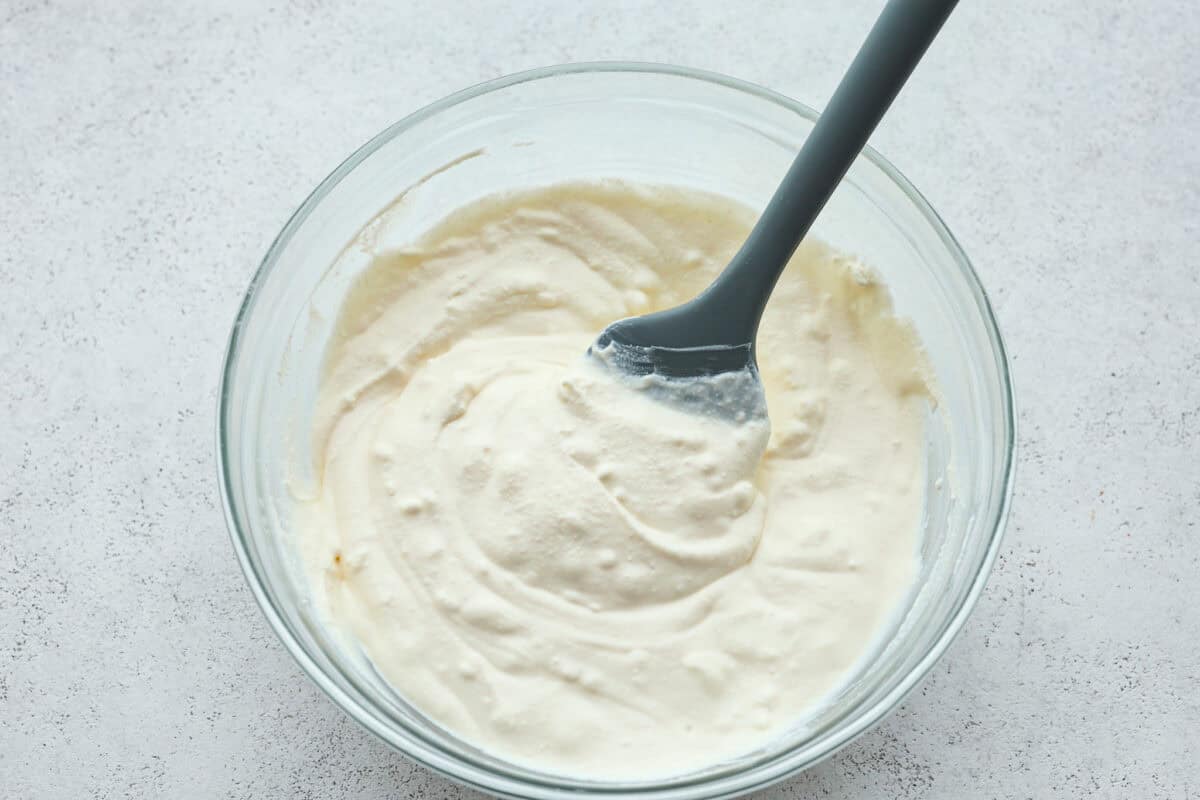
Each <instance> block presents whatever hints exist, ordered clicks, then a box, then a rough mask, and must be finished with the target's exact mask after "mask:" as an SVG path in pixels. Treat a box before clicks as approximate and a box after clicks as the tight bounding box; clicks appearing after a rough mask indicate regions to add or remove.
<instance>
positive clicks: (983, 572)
mask: <svg viewBox="0 0 1200 800" xmlns="http://www.w3.org/2000/svg"><path fill="white" fill-rule="evenodd" d="M586 73H612V74H622V73H624V74H629V73H633V74H639V73H640V74H646V75H665V76H671V77H679V78H686V79H691V80H697V81H700V82H706V83H711V84H716V85H718V86H720V87H723V88H727V89H733V90H735V91H738V92H741V93H744V94H748V95H751V96H754V97H757V98H759V99H761V100H766V101H768V102H770V103H773V104H775V105H777V106H780V107H782V108H784V109H785V110H787V111H790V112H793V113H795V114H797V115H799V116H801V117H803V118H805V119H807V120H809V121H813V122H815V121H816V119H817V117H818V112H817V111H816V110H815V109H813V108H811V107H810V106H808V105H805V104H804V103H800V102H798V101H796V100H793V99H792V98H790V97H787V96H786V95H783V94H781V93H779V92H776V91H774V90H772V89H768V88H766V87H764V86H761V85H758V84H755V83H751V82H748V81H744V80H741V79H738V78H732V77H729V76H727V75H723V74H721V73H717V72H712V71H708V70H702V69H696V68H692V67H684V66H677V65H673V64H661V63H651V62H635V61H592V62H576V63H566V64H556V65H551V66H545V67H539V68H535V69H530V70H524V71H521V72H516V73H512V74H510V75H506V76H503V77H499V78H495V79H492V80H488V81H484V82H482V83H478V84H475V85H474V86H470V87H468V88H465V89H462V90H460V91H457V92H454V93H453V94H450V95H448V96H446V97H444V98H442V99H441V100H437V101H435V102H433V103H430V104H429V105H426V106H425V107H423V108H421V109H419V110H417V111H415V112H413V113H411V114H409V115H407V116H405V117H403V118H402V119H400V120H398V121H397V122H394V123H392V124H391V125H389V126H388V127H387V128H385V129H384V130H383V131H381V132H380V133H378V134H376V135H375V136H374V137H372V138H371V139H370V140H369V141H367V142H366V143H365V144H363V145H362V146H361V147H359V148H358V149H357V150H355V151H354V152H353V153H352V154H351V155H350V156H349V157H348V158H346V159H345V160H344V161H343V162H342V163H341V164H339V165H338V166H337V167H336V168H335V169H334V170H333V171H332V172H331V173H329V175H327V176H326V177H325V178H324V179H323V180H322V181H321V182H320V183H319V184H317V186H316V188H315V189H313V191H312V192H311V193H310V194H309V195H308V197H307V198H305V200H304V202H303V203H301V204H300V206H299V207H298V208H297V209H296V210H295V212H293V213H292V215H291V217H290V218H289V219H288V221H287V222H286V223H285V224H284V226H283V228H282V229H281V230H280V232H279V234H278V235H277V236H276V237H275V239H274V240H273V241H272V243H271V245H270V247H269V248H268V249H267V252H266V254H265V255H264V257H263V259H262V261H261V262H260V264H259V266H258V268H257V269H256V270H255V272H254V275H253V277H252V278H251V280H250V284H249V286H248V287H247V289H246V293H245V296H244V297H243V299H242V301H241V304H240V305H239V307H238V310H237V314H236V316H235V318H234V322H233V326H232V329H231V331H230V334H229V339H228V342H227V344H226V348H225V352H224V361H223V364H222V368H221V377H220V384H219V388H218V393H217V419H216V423H217V424H216V431H215V432H216V450H215V456H216V468H217V469H216V471H217V479H218V485H219V490H220V495H221V506H222V510H223V512H224V515H225V524H226V527H227V528H228V530H229V535H230V539H231V540H232V543H233V548H234V552H235V554H236V556H237V559H238V563H239V564H240V565H241V569H242V573H243V576H244V577H245V579H246V583H247V585H248V586H249V587H250V591H251V593H252V594H253V595H254V599H255V601H256V602H257V603H258V606H259V608H260V609H261V610H262V612H263V615H264V616H265V617H266V618H267V621H268V622H269V624H270V626H271V628H272V630H274V632H275V634H276V636H277V637H278V638H279V640H280V641H281V642H282V643H283V645H284V647H285V648H286V649H287V650H288V652H289V653H291V655H292V657H293V658H294V659H295V660H296V662H297V663H298V664H299V665H300V667H301V668H302V669H303V670H304V672H305V673H306V674H307V675H308V677H309V678H310V679H311V680H312V681H313V682H314V683H315V684H316V685H317V686H318V687H319V688H320V689H321V690H322V691H323V692H324V693H325V694H326V696H328V697H329V699H330V700H332V701H333V702H334V704H335V705H337V706H338V707H339V708H340V709H342V710H343V711H344V712H346V713H347V715H348V716H350V717H351V719H353V720H354V721H355V722H357V723H358V724H359V725H360V726H362V727H363V728H365V729H366V730H368V731H370V732H371V733H373V734H375V735H376V736H377V737H379V738H380V739H381V740H383V741H384V742H385V743H387V744H388V745H389V746H390V747H392V748H393V749H395V750H398V751H399V752H401V753H402V754H403V755H404V756H405V757H407V758H409V759H411V760H413V761H415V762H417V763H418V764H420V765H422V766H424V767H426V768H428V769H431V770H433V771H434V772H437V773H439V774H441V775H443V776H445V777H448V778H450V779H451V780H453V781H455V782H457V783H459V784H462V785H465V786H468V787H470V788H473V789H476V790H480V791H484V792H487V793H490V794H493V795H498V796H506V797H515V798H526V797H530V798H552V797H560V796H564V795H567V794H569V795H572V796H576V797H581V796H586V795H589V794H591V795H602V796H606V797H658V798H668V797H670V798H684V797H687V798H697V797H705V798H717V797H733V796H737V795H741V794H744V793H746V792H751V791H754V790H757V789H762V788H765V787H767V786H770V785H772V784H775V783H778V782H779V781H782V780H784V779H786V778H788V777H790V776H793V775H795V774H797V773H799V772H801V771H803V770H805V769H808V768H809V767H812V766H814V765H815V764H818V763H820V762H821V761H824V760H825V759H826V758H829V757H830V756H832V755H833V754H834V753H836V752H837V751H838V750H840V749H841V748H842V747H845V746H846V745H847V744H849V743H850V742H851V741H853V740H854V739H856V738H857V737H858V736H860V735H861V734H863V733H865V732H866V731H867V730H869V729H870V728H872V727H874V726H875V725H876V724H878V723H879V722H880V721H881V720H882V719H883V718H884V717H886V716H887V715H888V714H890V713H891V712H892V710H894V709H895V708H896V706H898V705H899V704H900V703H901V702H902V701H903V700H904V698H905V697H906V696H907V695H908V694H909V693H910V692H911V691H912V690H913V688H915V687H916V685H917V684H918V683H920V682H921V680H922V679H923V678H924V677H925V676H926V674H928V672H929V670H930V669H931V668H932V667H933V665H934V664H935V663H937V661H938V660H939V659H940V658H941V656H942V655H943V654H944V653H945V652H946V650H947V648H948V647H949V646H950V644H951V642H953V641H954V639H955V637H956V636H957V635H958V633H959V631H960V630H961V629H962V627H963V624H964V623H965V621H966V619H967V617H968V616H969V615H970V613H971V611H972V610H973V609H974V607H975V605H976V603H977V602H978V600H979V597H980V595H981V594H982V592H983V589H984V587H985V586H986V584H987V580H988V577H989V576H990V574H991V571H992V566H993V563H994V561H995V558H996V554H997V553H998V551H999V548H1000V544H1001V542H1002V540H1003V535H1004V531H1005V528H1006V523H1007V519H1008V514H1009V509H1010V506H1011V501H1012V492H1013V482H1014V478H1015V465H1016V442H1017V432H1016V412H1015V401H1014V396H1013V385H1012V370H1011V365H1010V363H1009V356H1008V352H1007V349H1006V348H1005V345H1004V341H1003V338H1002V336H1001V334H1000V330H999V326H998V324H997V321H996V317H995V312H994V310H993V308H992V304H991V302H990V301H989V299H988V297H987V294H986V292H985V290H984V289H983V285H982V283H981V282H980V280H979V276H978V274H977V273H976V272H975V269H974V267H973V266H972V264H971V261H970V259H969V258H968V257H967V255H966V253H965V252H964V251H963V249H962V247H961V246H960V245H959V243H958V241H957V240H956V239H955V238H954V235H953V234H952V233H951V232H950V230H949V228H948V227H947V226H946V224H945V223H944V222H943V221H942V219H941V217H940V216H939V215H938V213H937V212H936V211H934V209H933V207H932V206H931V205H930V204H929V202H928V201H927V200H926V199H925V197H924V196H923V195H922V194H921V193H920V192H919V191H918V190H917V188H916V187H915V186H913V184H912V183H911V182H910V181H909V180H908V179H907V178H906V177H904V175H903V174H902V173H901V172H900V171H899V170H898V169H896V167H894V166H893V165H892V164H891V163H890V162H889V161H888V160H887V159H886V158H884V157H883V156H882V155H881V154H880V153H879V152H878V151H876V150H875V149H874V148H872V147H871V146H870V145H867V146H866V147H864V148H863V150H862V156H863V157H864V158H866V159H867V160H868V161H870V162H871V163H872V164H873V165H874V166H875V167H877V168H879V169H880V170H881V171H882V172H883V173H884V174H885V175H886V176H887V177H888V179H889V180H891V181H892V182H893V183H894V184H895V185H896V186H897V188H899V189H900V190H901V191H902V192H903V193H904V194H905V195H906V197H907V198H908V199H909V200H910V201H911V202H912V203H913V206H914V207H915V208H916V210H917V211H918V212H919V213H920V214H921V216H922V217H923V218H924V219H925V221H926V222H927V223H928V224H929V225H930V226H931V227H932V229H933V230H934V232H935V233H936V234H937V235H938V237H939V239H940V240H941V242H942V244H943V245H944V246H945V247H946V249H947V251H948V252H949V253H950V255H951V256H952V258H953V260H954V262H955V263H956V264H957V266H958V267H959V269H960V270H961V271H962V273H963V277H964V278H965V279H966V283H967V285H968V287H969V289H970V293H971V298H972V300H973V301H974V302H975V304H976V306H977V310H978V312H979V315H980V318H981V320H982V322H983V325H984V328H985V333H986V334H987V338H988V341H989V344H990V345H991V348H992V351H993V355H994V358H995V367H996V369H997V373H998V375H999V379H1000V387H1001V393H1000V394H1001V397H1000V402H1001V406H1002V413H1001V418H1000V419H999V420H998V423H999V425H1000V426H1001V428H1002V432H1003V435H1004V442H1003V460H1004V463H1003V465H1002V481H1003V484H1002V486H1001V489H1000V498H999V503H998V504H997V505H996V508H995V512H994V514H993V518H992V519H991V520H990V521H989V527H990V533H989V541H988V543H987V547H986V549H985V551H984V555H983V558H982V560H981V562H980V566H979V569H978V570H977V572H976V574H975V576H974V577H973V578H972V582H971V586H970V587H969V589H968V591H967V592H966V594H965V595H964V597H963V598H962V600H961V602H960V603H959V605H958V607H957V608H956V609H955V610H954V612H953V614H951V615H950V616H949V618H948V621H947V623H946V625H945V627H944V629H943V631H942V633H941V635H940V636H939V637H938V638H937V639H935V640H934V642H933V643H932V644H931V645H930V647H929V649H928V650H927V651H926V653H925V654H924V656H922V658H921V660H920V661H918V662H917V663H916V664H915V665H914V667H913V668H912V669H911V670H910V671H909V672H908V673H907V674H906V675H904V676H903V677H902V678H901V680H900V682H899V683H898V684H897V686H896V687H894V688H893V690H892V691H891V692H889V693H888V694H887V695H885V696H884V697H882V698H881V699H880V700H879V701H878V702H876V703H875V704H874V705H872V706H870V707H869V708H867V709H866V710H865V711H864V712H863V713H862V714H861V715H860V716H858V717H857V718H854V719H852V720H850V723H849V724H848V725H846V726H845V727H844V728H843V729H841V730H834V731H830V732H829V733H828V734H827V742H826V746H825V748H824V750H823V751H822V752H821V753H820V754H819V755H816V756H813V757H809V758H797V756H798V755H799V753H798V752H797V751H798V750H799V748H793V749H792V750H789V751H785V752H783V753H780V754H778V755H777V756H776V757H774V758H773V759H771V760H769V761H766V762H763V763H759V764H756V765H753V766H751V767H749V768H747V769H744V770H739V771H735V772H732V773H720V774H717V775H705V774H700V775H696V776H695V777H694V778H690V779H689V778H687V777H686V776H681V777H680V778H678V779H665V780H662V781H643V782H638V783H622V784H615V783H614V784H609V785H607V786H606V785H605V784H603V783H594V784H591V783H590V782H589V784H590V785H587V787H586V788H583V787H584V784H581V783H579V782H578V781H574V780H571V779H569V778H567V777H565V776H564V777H563V778H562V780H563V782H562V783H557V784H556V783H553V782H552V781H553V776H549V775H546V776H544V777H545V779H544V780H541V779H539V780H538V781H537V782H533V781H530V780H526V779H520V778H516V777H514V776H513V775H511V774H497V773H495V772H492V771H489V770H488V769H487V768H484V767H481V766H479V765H477V764H475V763H472V762H470V761H468V760H465V759H463V758H462V757H461V756H459V755H458V754H447V753H446V752H444V751H443V750H441V749H440V748H437V747H436V746H432V745H430V744H428V743H426V742H422V741H414V740H411V739H410V740H408V741H406V742H405V743H404V746H401V744H400V743H398V742H397V741H396V740H395V739H394V738H393V737H392V736H391V735H389V734H390V733H392V730H391V729H390V728H389V727H387V726H385V725H383V724H382V723H381V722H380V720H379V719H378V718H377V717H376V716H375V715H374V714H373V713H372V712H371V711H370V710H369V709H367V708H364V704H363V703H360V702H359V700H358V699H357V698H356V697H354V696H352V695H351V694H350V693H349V692H347V691H346V690H344V689H343V688H342V687H340V686H338V685H337V684H336V683H334V682H333V681H332V680H331V679H330V678H329V677H328V676H327V675H326V673H325V671H324V670H323V669H322V668H321V667H320V666H319V665H318V664H317V662H316V661H315V659H314V658H313V657H312V656H310V655H309V653H308V651H307V650H305V648H304V647H303V646H302V645H301V644H300V642H299V641H298V640H297V638H296V637H295V636H294V635H293V634H292V632H291V630H290V628H289V626H288V624H287V623H286V621H285V620H284V618H283V614H282V612H281V611H280V609H279V608H277V607H276V605H275V603H274V600H273V598H272V597H271V596H270V594H268V592H267V591H266V588H265V580H264V576H263V575H262V574H261V573H260V571H259V568H258V565H257V564H256V562H255V558H254V557H253V556H252V555H251V553H250V550H249V547H248V546H247V542H246V535H245V534H244V533H243V531H242V530H241V527H240V525H239V523H238V513H237V512H238V506H237V500H236V497H235V495H234V493H233V491H232V489H231V486H232V476H231V474H230V469H229V457H228V455H229V448H228V447H227V446H226V442H227V441H228V434H229V425H228V418H229V416H230V414H231V411H232V409H231V405H230V400H231V391H230V386H231V384H232V381H233V373H234V368H235V366H236V365H237V363H238V361H239V357H240V355H241V352H242V332H243V330H244V327H245V323H246V320H247V319H248V317H249V315H250V313H251V312H252V310H253V308H254V306H255V301H256V300H257V298H258V287H259V285H260V284H261V283H262V281H263V280H264V278H265V277H266V275H267V274H268V273H269V272H270V271H271V270H272V269H273V268H274V266H275V264H276V262H277V261H278V256H279V254H280V253H281V252H282V251H283V249H284V248H285V247H286V245H287V244H288V242H289V241H290V240H291V238H292V236H293V235H294V234H295V233H296V231H297V230H298V229H299V228H300V226H301V225H303V224H304V222H305V221H306V220H307V218H308V217H309V215H310V214H311V213H312V212H313V210H314V209H315V208H316V207H317V205H318V204H319V203H320V202H321V201H322V200H324V199H325V197H326V196H327V195H328V194H329V193H330V191H332V189H333V188H334V187H335V186H336V185H337V184H338V183H340V182H341V181H342V180H343V179H344V178H345V177H346V176H347V175H349V174H350V173H351V172H352V171H353V170H354V169H355V168H357V167H358V165H359V164H361V163H362V162H363V161H364V160H366V159H367V158H368V157H369V156H371V155H372V154H373V153H374V152H375V151H376V150H378V149H379V148H381V147H382V146H383V145H384V144H386V143H387V142H389V141H391V140H392V139H393V138H395V137H396V136H397V135H399V134H401V133H403V132H404V131H405V130H407V129H409V128H411V127H413V126H415V125H417V124H419V123H421V122H422V121H424V120H426V119H428V118H430V117H433V116H436V115H437V114H439V113H441V112H442V111H445V110H446V109H449V108H451V107H453V106H456V105H459V104H460V103H463V102H465V101H468V100H471V99H474V98H476V97H479V96H481V95H484V94H488V93H491V92H494V91H497V90H500V89H506V88H509V87H512V86H517V85H519V84H522V83H528V82H531V81H537V80H542V79H545V78H554V77H561V76H567V75H578V74H586ZM541 777H542V776H539V778H541Z"/></svg>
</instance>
